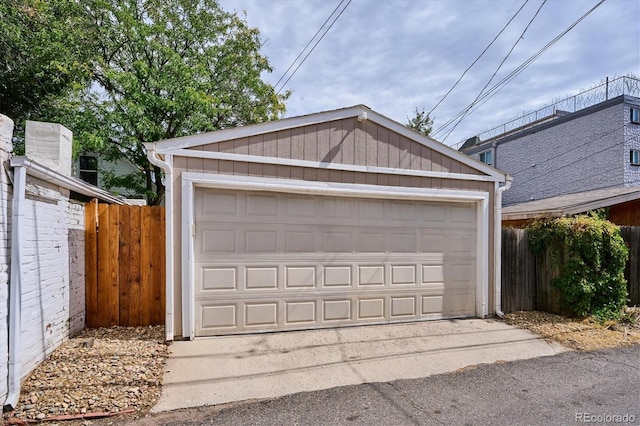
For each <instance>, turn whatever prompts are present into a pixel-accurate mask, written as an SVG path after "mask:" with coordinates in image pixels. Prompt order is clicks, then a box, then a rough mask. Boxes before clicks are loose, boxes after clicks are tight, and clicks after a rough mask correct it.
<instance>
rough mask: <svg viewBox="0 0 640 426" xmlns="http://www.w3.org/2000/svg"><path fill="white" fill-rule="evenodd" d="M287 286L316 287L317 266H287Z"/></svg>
mask: <svg viewBox="0 0 640 426" xmlns="http://www.w3.org/2000/svg"><path fill="white" fill-rule="evenodd" d="M285 271H286V281H285V287H286V288H302V287H304V288H315V287H316V275H317V271H316V267H315V266H293V267H287V266H285Z"/></svg>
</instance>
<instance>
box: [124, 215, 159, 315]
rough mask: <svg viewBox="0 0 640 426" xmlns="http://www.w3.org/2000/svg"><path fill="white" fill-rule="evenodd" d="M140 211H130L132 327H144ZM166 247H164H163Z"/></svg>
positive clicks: (130, 310)
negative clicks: (141, 311) (141, 296)
mask: <svg viewBox="0 0 640 426" xmlns="http://www.w3.org/2000/svg"><path fill="white" fill-rule="evenodd" d="M140 210H141V207H136V206H134V207H132V208H131V209H129V212H130V214H131V216H130V220H131V228H130V229H129V236H130V238H131V242H130V256H129V260H130V262H129V265H130V266H129V294H130V295H131V300H130V305H129V321H130V323H131V325H142V323H141V322H140ZM163 247H164V245H163Z"/></svg>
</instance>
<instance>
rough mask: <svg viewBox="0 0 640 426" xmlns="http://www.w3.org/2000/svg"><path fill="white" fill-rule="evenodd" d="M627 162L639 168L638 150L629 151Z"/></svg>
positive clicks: (639, 153)
mask: <svg viewBox="0 0 640 426" xmlns="http://www.w3.org/2000/svg"><path fill="white" fill-rule="evenodd" d="M629 162H630V163H631V165H632V166H640V149H632V150H631V151H629Z"/></svg>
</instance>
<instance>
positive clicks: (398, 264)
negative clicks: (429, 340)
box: [194, 188, 477, 336]
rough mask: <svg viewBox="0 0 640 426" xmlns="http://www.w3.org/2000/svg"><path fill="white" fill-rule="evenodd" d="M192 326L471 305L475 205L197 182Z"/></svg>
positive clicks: (218, 329)
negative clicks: (231, 187)
mask: <svg viewBox="0 0 640 426" xmlns="http://www.w3.org/2000/svg"><path fill="white" fill-rule="evenodd" d="M195 200H196V201H195V212H194V213H195V224H196V229H195V237H194V262H195V264H194V279H195V289H194V290H195V291H194V297H195V304H194V307H195V334H196V336H210V335H221V334H232V333H248V332H255V331H268V330H286V329H304V328H321V327H333V326H336V325H348V324H357V323H382V322H391V321H411V320H423V319H436V318H445V317H462V316H473V315H475V301H476V300H475V299H476V279H475V277H476V259H475V251H476V238H477V235H476V229H477V227H476V213H475V212H476V210H475V205H474V204H471V203H451V202H425V201H398V200H381V199H367V198H347V197H333V196H318V195H297V194H286V193H276V192H250V191H235V190H233V191H231V190H220V189H207V188H196V191H195Z"/></svg>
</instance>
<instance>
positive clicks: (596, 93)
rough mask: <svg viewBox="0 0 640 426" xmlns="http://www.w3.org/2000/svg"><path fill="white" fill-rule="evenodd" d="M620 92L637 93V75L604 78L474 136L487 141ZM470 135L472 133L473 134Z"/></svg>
mask: <svg viewBox="0 0 640 426" xmlns="http://www.w3.org/2000/svg"><path fill="white" fill-rule="evenodd" d="M621 95H630V96H637V97H640V79H638V78H636V77H631V76H623V77H618V78H615V79H613V80H611V81H609V78H608V77H607V79H606V80H605V82H603V83H601V84H598V85H597V86H594V87H592V88H591V89H588V90H585V91H583V92H580V93H578V94H577V95H574V96H570V97H568V98H565V99H561V100H559V101H556V102H554V103H552V104H550V105H547V106H545V107H542V108H540V109H538V110H536V111H533V112H530V113H527V114H524V115H522V116H519V117H517V118H514V119H513V120H510V121H507V122H506V123H503V124H500V125H499V126H496V127H492V128H491V129H489V130H485V131H484V132H482V133H479V134H477V135H474V136H478V137H479V138H480V140H481V141H483V142H486V141H490V140H494V139H498V137H504V136H507V135H509V134H512V133H515V132H518V131H520V130H524V129H526V128H528V127H532V126H535V125H537V124H540V123H543V122H546V121H551V120H555V119H557V118H559V117H562V116H563V115H566V114H569V113H573V112H577V111H580V110H582V109H585V108H588V107H590V106H593V105H596V104H599V103H601V102H604V101H607V100H609V99H613V98H615V97H618V96H621ZM472 137H473V136H472ZM467 139H468V138H466V139H464V140H462V141H460V142H458V143H457V144H455V145H453V146H452V148H455V149H458V148H459V147H460V146H462V144H464V142H465V141H466V140H467Z"/></svg>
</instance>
